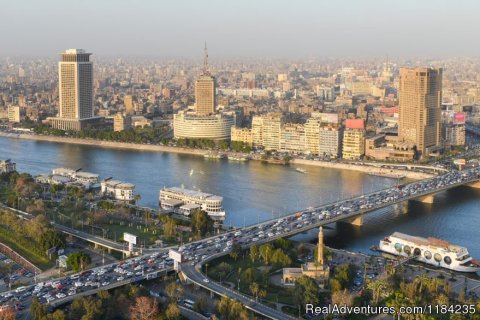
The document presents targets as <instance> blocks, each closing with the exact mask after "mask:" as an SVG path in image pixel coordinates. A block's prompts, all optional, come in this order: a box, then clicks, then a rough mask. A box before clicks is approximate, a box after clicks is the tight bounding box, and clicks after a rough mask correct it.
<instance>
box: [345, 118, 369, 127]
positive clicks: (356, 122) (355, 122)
mask: <svg viewBox="0 0 480 320" xmlns="http://www.w3.org/2000/svg"><path fill="white" fill-rule="evenodd" d="M345 127H346V128H347V129H365V121H363V119H347V120H345Z"/></svg>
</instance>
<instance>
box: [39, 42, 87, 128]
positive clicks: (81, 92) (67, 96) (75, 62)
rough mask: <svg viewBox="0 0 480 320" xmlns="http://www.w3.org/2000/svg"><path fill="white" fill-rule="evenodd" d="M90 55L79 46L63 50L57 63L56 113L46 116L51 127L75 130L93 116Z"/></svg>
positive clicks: (83, 125)
mask: <svg viewBox="0 0 480 320" xmlns="http://www.w3.org/2000/svg"><path fill="white" fill-rule="evenodd" d="M90 55H91V53H87V52H85V50H82V49H68V50H66V51H65V52H63V53H62V55H61V56H62V60H61V61H60V62H59V63H58V77H59V96H60V107H59V115H58V117H56V118H49V119H48V120H49V121H50V123H51V125H52V127H53V128H56V129H61V130H75V131H78V130H81V129H83V128H84V127H85V125H86V124H87V123H88V122H90V121H91V120H92V119H94V115H93V65H92V62H91V61H90Z"/></svg>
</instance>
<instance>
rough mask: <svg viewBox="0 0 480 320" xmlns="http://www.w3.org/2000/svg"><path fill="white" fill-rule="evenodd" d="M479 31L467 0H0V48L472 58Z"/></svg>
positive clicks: (4, 51) (478, 8) (479, 13)
mask: <svg viewBox="0 0 480 320" xmlns="http://www.w3.org/2000/svg"><path fill="white" fill-rule="evenodd" d="M479 31H480V1H475V0H471V1H467V0H450V1H444V0H411V1H410V0H395V1H390V0H329V1H325V0H311V1H310V0H235V1H234V0H168V1H167V0H156V1H154V0H136V1H134V0H0V56H5V55H28V56H31V55H41V56H56V55H57V54H58V53H59V52H60V51H62V50H64V49H66V48H71V47H75V48H85V49H87V50H88V51H90V52H93V53H94V54H96V55H109V56H126V55H136V56H171V57H173V56H183V57H196V56H198V55H201V54H202V49H203V42H204V41H207V43H208V47H209V53H210V56H211V57H214V56H241V57H258V56H279V57H305V56H313V57H315V56H350V57H353V56H376V57H378V56H385V55H390V56H450V55H474V56H478V54H479V52H480V41H479V35H478V32H479Z"/></svg>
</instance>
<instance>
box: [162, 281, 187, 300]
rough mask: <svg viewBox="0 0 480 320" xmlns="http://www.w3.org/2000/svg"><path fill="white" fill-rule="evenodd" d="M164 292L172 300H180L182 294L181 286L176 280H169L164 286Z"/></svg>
mask: <svg viewBox="0 0 480 320" xmlns="http://www.w3.org/2000/svg"><path fill="white" fill-rule="evenodd" d="M165 293H166V294H167V296H168V297H169V298H170V300H171V301H172V302H176V301H178V300H180V299H181V298H182V297H183V295H184V291H183V287H182V286H181V285H179V284H178V283H176V282H170V283H169V284H168V285H167V287H166V288H165Z"/></svg>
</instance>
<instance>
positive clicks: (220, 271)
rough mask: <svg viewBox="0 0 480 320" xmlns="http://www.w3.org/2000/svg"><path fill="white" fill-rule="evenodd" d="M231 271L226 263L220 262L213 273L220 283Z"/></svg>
mask: <svg viewBox="0 0 480 320" xmlns="http://www.w3.org/2000/svg"><path fill="white" fill-rule="evenodd" d="M230 271H232V266H231V265H229V264H228V263H226V262H221V263H220V264H219V265H218V266H217V267H216V268H215V273H216V274H217V276H218V277H219V278H220V281H221V280H222V279H224V278H225V277H226V276H227V275H228V274H229V273H230Z"/></svg>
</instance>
